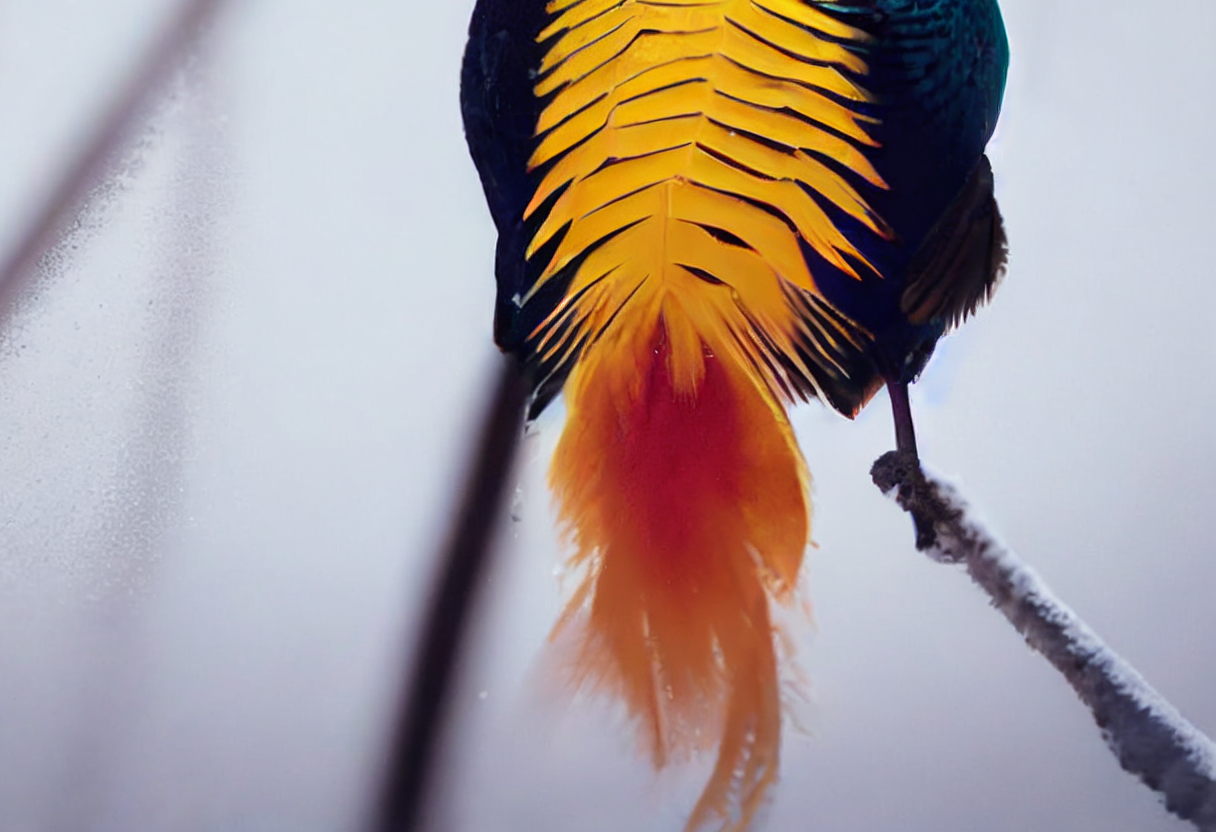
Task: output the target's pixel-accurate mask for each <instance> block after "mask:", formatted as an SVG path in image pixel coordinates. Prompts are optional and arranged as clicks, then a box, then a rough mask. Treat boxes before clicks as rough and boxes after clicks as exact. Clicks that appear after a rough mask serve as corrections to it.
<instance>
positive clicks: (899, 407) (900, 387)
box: [887, 381, 920, 465]
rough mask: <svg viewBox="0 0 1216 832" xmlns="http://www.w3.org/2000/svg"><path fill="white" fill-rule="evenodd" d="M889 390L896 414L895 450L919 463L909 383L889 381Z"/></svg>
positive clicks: (892, 407) (892, 408) (892, 406)
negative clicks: (909, 398) (909, 400)
mask: <svg viewBox="0 0 1216 832" xmlns="http://www.w3.org/2000/svg"><path fill="white" fill-rule="evenodd" d="M887 391H888V392H889V393H890V394H891V410H892V411H893V413H894V415H895V450H897V451H899V452H900V453H901V454H909V455H911V457H912V459H913V460H915V461H916V463H917V464H918V465H919V464H920V456H919V455H918V454H917V453H916V430H915V428H913V426H912V407H911V405H909V404H908V383H907V382H896V381H888V382H887Z"/></svg>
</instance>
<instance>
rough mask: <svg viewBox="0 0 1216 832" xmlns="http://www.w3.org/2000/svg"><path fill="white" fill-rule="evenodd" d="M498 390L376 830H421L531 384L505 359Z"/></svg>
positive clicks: (406, 702)
mask: <svg viewBox="0 0 1216 832" xmlns="http://www.w3.org/2000/svg"><path fill="white" fill-rule="evenodd" d="M495 388H496V389H495V393H494V398H493V399H492V400H491V402H490V405H489V408H488V409H487V410H486V415H485V419H484V421H483V423H482V428H481V438H480V440H479V441H478V445H477V449H476V453H475V455H474V456H473V459H472V464H471V465H470V467H469V471H468V475H467V478H466V481H465V486H464V491H463V494H462V496H461V498H460V499H461V502H460V507H459V511H458V513H457V515H456V520H455V525H454V526H453V528H452V531H451V534H450V537H449V540H448V543H447V546H446V548H445V550H444V554H443V559H442V560H441V561H440V566H439V568H440V570H441V572H440V575H439V577H438V580H437V583H436V588H435V593H434V595H433V596H432V598H431V601H430V607H429V609H428V610H427V613H426V618H425V619H424V622H423V630H422V635H421V641H420V643H419V647H418V652H417V658H416V660H415V664H414V669H413V675H412V677H411V678H410V679H409V680H408V682H407V683H406V688H405V690H404V691H403V693H402V698H401V706H400V711H399V714H398V717H397V723H396V726H395V728H394V735H393V739H392V745H391V746H390V747H389V758H388V761H387V767H386V772H385V779H384V783H383V790H382V792H381V794H380V795H379V800H380V802H379V805H378V807H377V810H376V811H377V814H376V816H375V818H374V820H373V823H374V826H373V827H372V828H373V830H375V832H414V830H417V829H419V828H420V827H421V824H422V819H423V811H424V810H425V808H426V806H425V801H426V791H427V788H428V785H429V783H430V780H431V775H432V773H433V772H432V770H433V768H434V762H435V749H436V745H437V741H438V740H439V738H440V737H441V736H442V733H443V728H444V721H445V720H444V717H445V714H446V711H447V706H448V704H449V702H450V700H451V689H452V681H453V678H454V676H455V674H456V669H457V660H458V657H459V654H460V649H461V646H462V644H463V641H464V633H465V630H466V629H467V625H468V621H469V617H470V616H469V613H470V611H471V609H472V607H473V603H474V601H475V600H476V593H477V589H478V587H479V585H480V583H481V579H482V576H483V575H484V574H485V571H486V567H487V566H488V564H489V559H490V554H491V550H492V545H491V544H492V535H493V532H494V528H495V526H496V524H497V521H498V517H499V514H500V512H501V509H502V503H503V495H504V493H505V492H506V486H507V482H508V478H509V476H510V473H511V470H512V466H513V463H514V460H515V453H516V450H517V448H518V445H519V438H520V434H521V433H522V428H523V419H524V409H525V406H526V403H527V397H528V386H527V384H526V382H525V379H524V376H523V373H522V372H521V371H520V367H519V364H518V363H517V362H516V361H515V360H514V359H511V358H505V359H504V360H503V364H502V368H501V369H500V370H499V371H498V379H497V382H496V385H495Z"/></svg>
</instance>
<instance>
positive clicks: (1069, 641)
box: [870, 451, 1216, 832]
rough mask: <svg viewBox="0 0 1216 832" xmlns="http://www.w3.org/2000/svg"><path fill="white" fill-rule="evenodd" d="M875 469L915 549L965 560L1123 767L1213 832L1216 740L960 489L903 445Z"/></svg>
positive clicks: (1175, 809) (1179, 813) (1168, 803)
mask: <svg viewBox="0 0 1216 832" xmlns="http://www.w3.org/2000/svg"><path fill="white" fill-rule="evenodd" d="M870 474H871V476H872V477H873V479H874V484H875V485H877V486H878V487H879V488H881V489H882V490H883V491H884V492H886V493H887V494H889V495H891V496H893V497H894V499H895V500H896V502H898V503H899V505H900V506H901V507H902V508H903V509H904V510H905V511H907V512H908V513H910V514H911V515H912V516H913V518H914V519H915V521H916V528H917V548H919V549H921V550H922V551H925V552H926V553H927V554H928V555H929V556H930V557H932V558H934V559H935V560H939V561H943V562H947V563H962V564H964V565H965V566H966V568H967V572H968V574H970V575H971V578H972V580H974V581H975V582H976V583H977V584H979V586H980V587H982V588H983V589H984V591H985V592H987V593H988V595H989V597H990V598H991V599H992V603H993V605H994V606H996V608H997V609H999V610H1000V611H1001V612H1002V613H1004V615H1005V617H1006V618H1008V619H1009V621H1010V623H1011V624H1013V626H1014V627H1015V628H1017V631H1018V632H1019V633H1021V634H1022V636H1023V637H1024V638H1025V639H1026V642H1027V643H1028V644H1029V645H1030V646H1031V647H1033V648H1034V649H1035V650H1037V651H1039V652H1040V653H1042V654H1043V655H1044V656H1045V657H1046V658H1047V660H1048V661H1050V662H1051V663H1052V664H1053V665H1054V666H1055V667H1056V669H1057V670H1059V671H1060V673H1062V674H1063V675H1064V678H1065V679H1067V680H1068V683H1069V684H1070V685H1072V687H1073V689H1074V690H1075V691H1076V692H1077V695H1078V696H1079V697H1080V699H1081V701H1082V702H1084V703H1085V704H1086V705H1087V706H1089V709H1090V711H1091V712H1092V713H1093V717H1094V720H1095V721H1096V722H1097V723H1098V727H1099V728H1100V729H1101V730H1102V736H1103V738H1104V739H1105V740H1106V744H1107V746H1108V747H1109V748H1110V750H1111V752H1112V753H1113V754H1114V755H1115V757H1116V758H1117V759H1118V760H1119V763H1120V765H1122V766H1123V768H1124V769H1125V770H1127V771H1128V772H1130V773H1132V774H1135V775H1136V776H1137V777H1139V778H1140V779H1141V780H1142V781H1143V782H1144V783H1145V785H1147V786H1149V787H1150V788H1152V789H1154V790H1156V791H1157V792H1159V793H1160V794H1161V796H1162V797H1163V798H1164V800H1165V805H1166V808H1168V809H1169V810H1170V811H1171V812H1173V813H1174V814H1175V815H1177V816H1178V817H1180V818H1182V819H1183V820H1188V821H1190V822H1191V823H1193V824H1194V825H1195V826H1196V827H1197V828H1199V829H1200V830H1203V832H1216V743H1213V742H1212V740H1211V739H1209V738H1208V737H1207V736H1205V735H1204V734H1203V733H1202V732H1200V731H1199V730H1198V729H1196V728H1195V727H1194V726H1193V725H1191V724H1190V723H1189V722H1187V721H1186V719H1184V718H1183V716H1182V714H1180V713H1179V712H1178V710H1177V709H1176V708H1175V707H1174V706H1173V705H1171V704H1170V703H1169V702H1167V701H1166V700H1165V699H1163V698H1162V697H1161V695H1160V694H1158V693H1157V692H1156V691H1155V690H1153V688H1152V687H1151V686H1150V685H1149V684H1148V683H1147V682H1146V681H1145V680H1144V678H1143V677H1141V676H1140V674H1139V673H1137V672H1136V670H1135V668H1133V667H1132V666H1131V665H1129V664H1128V663H1127V662H1126V661H1124V660H1123V659H1122V658H1121V657H1120V656H1119V655H1117V654H1116V653H1115V652H1114V651H1112V650H1111V649H1110V648H1109V647H1107V646H1106V644H1104V643H1103V642H1102V640H1101V639H1100V638H1098V636H1097V635H1096V634H1095V633H1094V632H1093V630H1091V629H1090V628H1089V627H1088V626H1087V625H1086V624H1085V622H1083V621H1082V620H1081V619H1080V618H1078V617H1077V615H1076V614H1075V613H1074V612H1073V611H1072V610H1070V609H1069V608H1068V607H1067V606H1065V605H1064V604H1063V603H1062V602H1061V601H1060V599H1058V598H1057V597H1056V596H1055V595H1054V594H1053V593H1052V591H1051V590H1050V589H1048V588H1047V586H1046V585H1045V584H1044V583H1043V581H1042V580H1041V579H1040V578H1039V576H1038V575H1036V574H1035V572H1034V571H1033V570H1032V569H1030V568H1029V567H1027V566H1026V565H1025V564H1023V563H1022V562H1021V561H1020V560H1019V559H1018V558H1017V556H1016V555H1014V554H1013V553H1012V552H1010V551H1009V550H1008V549H1006V548H1005V547H1004V546H1002V545H1001V544H1000V543H999V542H998V541H997V540H995V539H994V537H993V536H992V534H991V533H989V532H988V531H987V530H986V529H985V528H984V527H983V525H982V524H981V523H979V522H978V521H977V520H976V519H975V518H974V517H973V516H972V514H971V512H970V510H969V507H968V505H967V503H966V502H965V501H964V500H963V499H962V497H961V496H960V495H959V494H958V492H957V491H956V490H955V489H954V488H953V487H951V486H950V485H948V484H946V483H943V482H941V481H940V480H937V479H934V478H933V477H932V476H931V475H926V474H925V473H924V471H923V470H922V469H921V467H920V465H919V464H918V463H917V461H916V460H915V459H914V458H911V457H910V456H907V455H903V454H900V453H898V452H896V451H892V452H890V453H887V454H884V455H883V456H882V457H880V458H879V459H878V461H877V462H875V463H874V467H873V468H872V469H871V471H870Z"/></svg>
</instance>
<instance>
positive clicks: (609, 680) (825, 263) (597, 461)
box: [461, 0, 1009, 832]
mask: <svg viewBox="0 0 1216 832" xmlns="http://www.w3.org/2000/svg"><path fill="white" fill-rule="evenodd" d="M1008 64H1009V45H1008V41H1007V38H1006V34H1005V29H1004V24H1003V22H1002V17H1001V12H1000V9H999V6H998V3H997V2H996V0H840V1H839V2H827V1H826V0H477V3H476V6H475V8H474V11H473V16H472V20H471V23H470V26H469V39H468V43H467V46H466V49H465V53H464V59H463V64H462V69H461V110H462V115H463V119H464V126H465V136H466V139H467V143H468V146H469V151H470V154H471V156H472V158H473V161H474V163H475V165H476V168H477V170H478V172H479V175H480V179H481V183H482V186H483V190H484V192H485V196H486V200H487V203H488V206H489V210H490V214H491V216H492V218H493V221H494V223H495V225H496V228H497V231H498V241H497V249H496V253H495V277H496V283H497V297H496V304H495V314H494V338H495V341H496V343H497V344H498V345H499V347H500V348H501V349H503V350H504V351H506V352H507V353H509V354H511V355H513V356H515V357H517V359H518V362H519V366H521V367H522V368H523V369H524V372H525V375H526V378H527V380H528V384H529V385H530V387H529V389H530V390H531V397H530V404H529V410H528V416H529V418H535V417H536V416H538V415H539V414H540V412H541V411H542V410H544V409H545V408H546V407H547V406H548V405H549V403H550V402H551V401H552V400H553V399H554V398H555V397H556V396H558V395H559V394H561V395H562V396H563V400H564V403H565V410H566V419H565V422H564V426H563V427H562V432H561V435H560V438H559V439H558V442H557V447H556V450H555V451H554V454H553V458H552V461H551V464H550V468H549V486H550V489H551V491H552V493H553V496H554V500H555V503H556V507H557V514H558V518H559V521H560V523H561V528H562V534H563V539H564V540H565V543H566V546H567V547H568V549H569V553H570V554H569V562H570V564H571V565H572V566H573V567H575V568H576V569H577V570H578V574H579V575H580V576H581V577H580V579H579V584H578V586H577V589H576V590H575V591H574V592H573V594H572V596H571V598H570V599H569V601H568V603H567V605H566V607H565V610H564V612H563V613H562V615H561V616H560V618H559V619H558V621H557V622H556V624H555V626H554V630H553V637H552V641H553V644H554V645H555V649H558V647H557V646H559V645H560V649H561V650H562V651H563V652H562V661H561V664H562V667H564V668H565V670H564V673H565V675H566V679H567V681H568V682H569V683H570V684H571V685H573V686H574V687H575V688H577V689H587V690H591V691H595V692H599V693H601V694H603V695H605V696H608V697H611V698H613V699H615V700H617V701H619V702H621V703H622V704H623V706H624V709H625V712H626V713H627V714H628V716H629V719H630V721H631V723H632V724H633V726H634V728H635V729H636V732H637V737H638V741H639V744H640V747H641V749H642V750H643V751H644V753H645V754H646V755H647V756H648V757H649V758H650V762H651V763H652V764H653V765H654V766H655V768H656V769H662V768H664V767H666V766H668V765H670V764H672V763H674V762H678V761H681V760H685V759H688V758H690V757H693V756H696V755H699V754H713V755H716V756H715V757H714V762H713V768H712V771H711V773H710V775H709V779H708V780H707V782H706V783H705V785H704V787H703V789H702V791H701V793H700V795H699V797H698V798H697V800H696V803H695V805H693V807H692V809H691V810H690V812H689V814H688V819H687V824H686V829H687V830H689V831H690V832H691V831H692V830H702V829H715V830H732V831H733V832H742V831H743V830H748V829H751V828H752V827H753V826H754V824H755V823H756V822H757V818H758V816H759V814H760V813H761V811H762V809H763V808H764V806H765V805H766V803H767V802H768V801H769V800H770V799H771V794H772V790H773V786H774V784H775V783H776V782H777V778H778V765H779V759H780V737H781V726H782V718H783V715H782V711H783V701H782V690H781V672H782V667H783V664H782V663H783V662H784V661H786V658H785V653H786V652H787V651H786V650H785V649H784V647H783V638H782V633H781V630H780V629H779V627H778V625H777V624H776V623H775V621H776V618H775V612H774V610H775V608H776V607H777V606H780V605H786V606H788V605H791V604H792V603H793V602H794V601H795V599H796V598H797V597H798V592H799V589H798V587H799V577H800V570H801V566H802V562H803V557H804V553H805V551H806V549H807V547H808V545H810V542H811V536H810V534H811V501H810V486H811V480H810V475H809V473H808V470H807V465H806V463H805V461H804V459H803V456H802V453H801V451H800V449H799V446H798V443H797V440H796V438H795V436H794V433H793V430H792V428H791V425H790V421H789V417H788V408H789V406H790V405H792V404H793V403H794V402H795V401H797V400H809V399H812V398H815V399H819V400H820V401H821V402H823V403H824V404H826V405H828V406H829V407H831V408H833V409H834V410H836V411H838V412H839V413H841V414H842V415H844V416H845V417H848V418H852V417H854V416H855V415H856V414H857V413H858V412H859V411H860V410H861V409H862V408H863V407H864V406H865V405H866V404H867V403H868V402H869V401H870V399H871V398H872V397H874V396H875V394H876V393H877V392H878V391H879V390H881V389H882V388H883V387H884V386H885V387H886V388H887V389H888V390H889V392H890V399H891V403H892V407H893V415H894V423H895V435H896V444H897V448H898V450H899V451H900V452H902V453H905V454H909V455H911V456H912V457H913V458H915V457H916V453H917V452H916V439H915V431H914V429H913V424H912V417H911V412H910V408H909V405H908V386H909V384H911V383H913V382H914V381H915V380H916V379H917V378H918V376H919V375H920V373H921V372H922V370H923V369H924V367H925V365H926V362H927V361H928V359H929V358H930V356H931V354H932V352H933V349H934V346H935V345H936V343H937V342H938V340H939V339H940V338H941V337H942V336H943V335H944V334H945V333H947V332H948V331H950V330H952V329H954V328H955V327H957V326H959V325H960V324H961V323H962V322H963V321H964V320H965V319H967V318H968V317H969V316H971V315H972V314H973V313H974V312H975V311H976V310H977V308H978V307H979V306H980V305H981V304H983V303H985V302H986V301H987V300H989V299H990V298H991V295H992V293H993V291H994V290H995V288H996V286H997V284H998V283H999V282H1000V280H1001V278H1002V276H1003V274H1004V271H1005V264H1006V259H1007V248H1008V246H1007V241H1006V235H1005V231H1004V224H1003V220H1002V218H1001V214H1000V211H999V209H998V207H997V204H996V199H995V196H994V177H993V171H992V167H991V165H990V163H989V160H988V158H987V156H986V155H985V148H986V146H987V144H988V141H989V139H990V138H991V136H992V133H993V130H994V128H995V125H996V121H997V118H998V116H999V114H1000V109H1001V102H1002V98H1003V94H1004V87H1005V80H1006V75H1007V70H1008Z"/></svg>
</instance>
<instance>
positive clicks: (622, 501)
mask: <svg viewBox="0 0 1216 832" xmlns="http://www.w3.org/2000/svg"><path fill="white" fill-rule="evenodd" d="M673 317H674V316H673V313H672V311H671V310H670V309H666V310H665V311H664V312H661V313H660V314H659V315H658V316H656V317H655V318H653V319H652V321H653V323H652V324H651V327H650V329H649V331H647V330H646V329H645V328H639V329H637V330H634V331H633V333H632V335H631V336H626V337H625V338H623V339H622V340H621V342H619V343H617V344H615V345H612V346H603V345H601V348H598V349H595V350H592V351H591V352H590V354H588V355H585V356H584V360H583V361H580V362H579V364H578V365H577V367H576V368H575V370H574V372H573V374H572V375H571V378H570V379H569V381H568V382H567V385H566V400H567V408H568V421H567V425H566V428H565V432H564V433H563V435H562V437H561V440H560V442H559V445H558V448H557V451H556V454H555V456H554V459H553V467H552V469H551V472H550V483H551V486H552V488H553V490H554V493H555V495H556V497H557V499H558V503H559V508H560V514H561V519H562V521H563V523H564V524H565V530H566V534H567V537H568V539H569V541H570V543H571V544H572V546H573V549H574V554H573V556H572V562H573V563H574V565H576V566H580V567H582V568H583V569H584V570H585V577H584V579H583V583H582V585H581V586H580V588H579V590H578V591H577V592H576V594H575V596H574V598H573V599H572V600H571V602H570V605H569V607H568V608H567V610H566V612H565V614H564V616H563V617H562V619H561V621H560V622H559V623H558V626H557V629H556V630H555V635H557V634H558V633H561V634H563V635H566V634H573V635H574V636H575V638H574V639H573V644H574V645H575V648H574V649H575V654H574V655H573V657H572V658H571V662H570V665H569V666H570V668H571V670H572V674H573V678H574V680H575V682H576V683H578V684H580V685H587V686H590V687H592V688H595V689H599V690H603V691H606V692H609V693H611V694H613V695H615V696H617V697H619V698H620V699H621V700H622V701H623V702H624V704H625V705H626V707H627V708H628V711H629V713H630V715H631V716H632V717H633V718H634V719H635V720H636V721H637V723H638V726H639V729H640V734H641V738H642V740H643V743H644V744H645V746H646V747H647V748H648V750H649V753H650V755H651V758H652V760H653V762H654V765H655V766H656V767H657V768H662V767H664V766H665V765H667V764H668V763H669V762H670V761H672V760H673V759H679V758H683V757H687V756H689V755H690V754H691V753H693V752H695V751H699V750H703V749H707V748H712V747H715V746H716V747H717V750H718V759H717V764H716V766H715V769H714V772H713V775H712V777H711V778H710V781H709V783H708V784H707V785H706V787H705V790H704V792H703V794H702V796H701V798H700V800H699V802H698V804H697V806H696V808H695V810H694V811H693V813H692V816H691V818H690V820H689V822H688V829H689V830H693V829H700V828H703V827H706V826H709V825H715V826H717V827H718V828H723V829H731V830H743V829H746V828H747V827H748V826H749V824H750V823H751V820H752V818H753V816H754V814H755V812H756V810H757V809H758V808H759V807H760V805H761V804H762V803H763V800H764V797H765V794H766V793H767V791H768V789H769V787H770V786H771V785H772V784H773V783H774V782H775V780H776V775H777V762H778V756H779V746H780V731H781V700H780V694H779V685H778V679H777V661H776V653H775V647H774V637H775V633H774V630H773V624H772V623H771V618H770V615H769V606H768V605H769V599H770V598H774V599H776V600H778V601H782V602H785V601H789V600H790V599H791V598H792V597H793V593H794V587H795V584H796V582H797V577H798V570H799V567H800V565H801V563H802V557H803V552H804V550H805V548H806V545H807V540H808V535H809V500H808V493H807V492H808V479H807V474H806V470H805V466H804V464H803V461H802V457H801V455H800V453H799V451H798V448H797V445H796V444H795V441H794V437H793V434H792V432H791V430H790V426H789V423H788V421H787V420H786V417H785V412H784V409H783V407H782V406H781V404H780V402H778V401H777V400H776V399H775V398H774V396H773V394H772V393H771V392H770V390H769V388H768V387H767V385H765V384H764V383H763V382H762V381H761V380H759V379H757V378H756V376H755V374H754V373H753V372H751V370H750V368H749V367H745V366H743V365H742V364H741V363H739V360H738V359H737V358H735V357H733V354H732V353H730V352H715V351H714V350H713V349H711V347H710V346H708V345H706V344H705V342H704V341H700V342H699V344H700V348H699V351H696V352H694V353H692V355H690V354H689V350H687V348H686V347H687V345H686V344H685V345H681V344H679V343H674V344H673V338H672V333H673V332H680V331H681V330H682V329H683V328H682V327H681V326H680V324H681V323H684V322H681V321H672V320H669V319H670V318H673ZM685 331H687V330H685ZM697 359H699V361H698V360H697ZM681 364H685V365H687V364H691V365H692V367H691V368H687V367H685V368H683V371H681V367H680V365H681Z"/></svg>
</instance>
